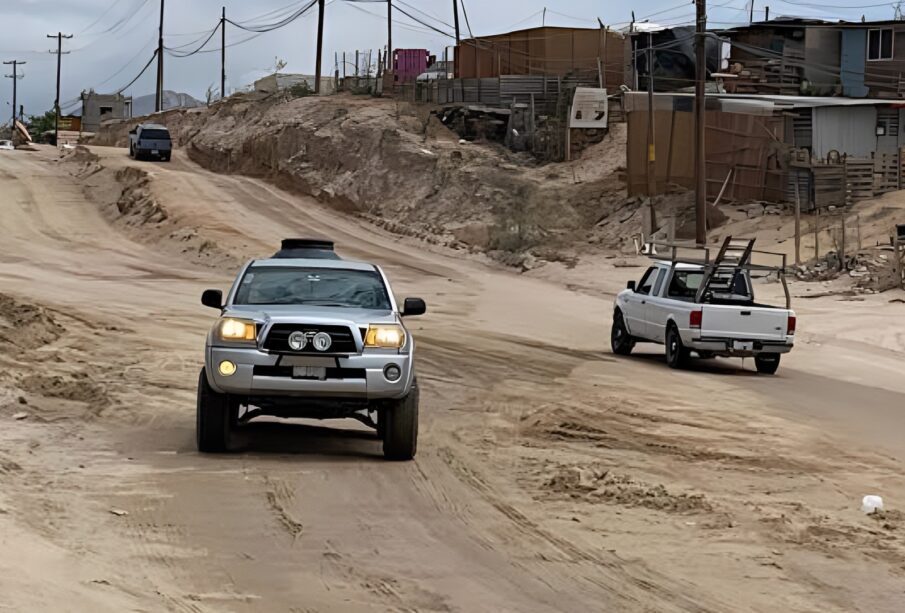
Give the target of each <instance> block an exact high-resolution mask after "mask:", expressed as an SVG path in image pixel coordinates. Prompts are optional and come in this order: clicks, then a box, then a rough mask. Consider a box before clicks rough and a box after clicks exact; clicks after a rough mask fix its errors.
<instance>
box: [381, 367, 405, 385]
mask: <svg viewBox="0 0 905 613" xmlns="http://www.w3.org/2000/svg"><path fill="white" fill-rule="evenodd" d="M383 376H384V377H386V380H387V381H391V382H392V381H398V380H399V377H401V376H402V369H401V368H399V367H398V366H396V365H395V364H388V365H387V367H386V368H384V369H383Z"/></svg>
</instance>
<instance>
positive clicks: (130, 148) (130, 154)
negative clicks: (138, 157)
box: [129, 143, 135, 158]
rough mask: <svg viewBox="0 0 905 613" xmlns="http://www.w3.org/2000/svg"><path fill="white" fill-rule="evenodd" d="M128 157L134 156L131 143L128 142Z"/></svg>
mask: <svg viewBox="0 0 905 613" xmlns="http://www.w3.org/2000/svg"><path fill="white" fill-rule="evenodd" d="M129 157H130V158H134V157H135V149H134V148H133V147H132V143H129Z"/></svg>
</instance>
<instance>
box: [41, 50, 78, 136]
mask: <svg viewBox="0 0 905 613" xmlns="http://www.w3.org/2000/svg"><path fill="white" fill-rule="evenodd" d="M47 38H55V39H57V50H56V51H53V50H51V53H56V55H57V96H56V98H55V99H54V102H53V108H54V115H55V117H54V121H53V144H54V145H58V144H59V142H60V72H61V71H62V67H63V54H64V53H69V52H68V51H63V39H64V38H72V34H63V33H62V32H57V33H56V34H48V35H47Z"/></svg>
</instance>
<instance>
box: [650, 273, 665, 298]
mask: <svg viewBox="0 0 905 613" xmlns="http://www.w3.org/2000/svg"><path fill="white" fill-rule="evenodd" d="M664 281H666V273H664V272H661V273H660V276H659V277H657V283H656V285H654V291H653V293H652V294H651V295H652V296H659V295H660V289H662V287H663V282H664Z"/></svg>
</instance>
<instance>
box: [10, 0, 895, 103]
mask: <svg viewBox="0 0 905 613" xmlns="http://www.w3.org/2000/svg"><path fill="white" fill-rule="evenodd" d="M397 1H398V2H399V3H398V4H397V6H398V7H399V8H401V9H403V10H406V11H408V12H410V13H412V15H414V16H416V17H418V18H419V19H423V20H425V21H429V22H430V23H432V24H433V25H434V26H435V27H436V28H438V29H440V30H444V31H451V30H452V28H451V26H449V25H445V24H451V23H452V21H453V19H452V1H451V0H406V1H405V3H403V2H402V0H394V2H397ZM754 1H755V8H756V9H757V10H756V13H755V14H756V15H760V17H761V18H762V17H763V6H764V4H769V5H772V6H771V9H770V12H771V15H773V16H776V15H779V14H789V15H791V14H794V15H806V16H820V17H823V18H826V19H848V20H859V19H860V18H861V15H862V14H866V15H867V18H868V19H889V18H892V16H893V8H892V6H893V3H892V2H890V3H889V5H886V6H881V7H875V6H873V7H870V8H865V9H863V10H862V9H843V8H833V5H834V4H835V5H836V7H839V6H853V5H858V4H861V5H863V4H870V5H876V4H879V3H880V2H882V0H873V1H867V0H864V1H862V2H855V1H853V0H835V2H829V3H827V2H818V0H786V1H782V2H781V1H779V0H754ZM464 2H465V9H466V10H467V12H468V17H469V20H470V23H471V27H472V29H473V30H474V33H475V34H476V35H484V34H492V33H497V32H505V31H508V30H510V29H517V28H524V27H530V26H538V25H541V21H542V19H543V18H544V17H543V14H542V12H543V10H544V6H545V5H546V6H547V13H546V23H547V25H557V26H575V27H582V26H587V27H594V26H595V25H596V19H597V18H598V17H599V18H601V19H602V20H603V21H604V23H606V24H614V25H615V26H616V27H622V26H624V25H625V23H626V22H627V21H629V20H631V11H632V10H634V11H635V14H636V16H637V18H638V20H639V21H642V20H643V19H644V18H645V17H647V16H649V15H650V20H651V21H654V22H657V23H661V24H666V25H673V24H680V23H688V24H691V23H693V20H694V4H693V2H692V1H691V0H688V1H686V2H679V1H677V0H634V1H633V2H613V1H611V0H610V1H604V0H464ZM746 2H747V0H711V2H710V4H711V9H710V10H709V11H708V13H709V17H710V23H711V24H712V25H719V26H723V25H726V26H728V25H732V24H738V23H742V22H745V21H747V15H748V9H747V6H748V4H747V3H746ZM224 4H225V5H226V12H227V17H229V18H231V19H233V20H235V21H237V22H240V23H241V22H249V21H255V20H256V18H258V17H260V16H263V17H262V18H261V19H257V21H256V23H269V22H271V21H273V19H274V16H279V15H281V14H282V13H281V12H277V11H278V10H279V9H283V8H284V7H292V6H298V7H301V6H304V5H305V4H306V1H304V0H303V1H298V0H297V1H296V2H292V1H291V0H225V1H224V0H179V1H177V0H168V1H167V3H166V17H165V25H164V36H165V44H166V45H167V46H168V47H178V46H180V45H186V44H187V43H192V42H193V41H196V40H197V39H198V38H199V37H201V38H202V39H203V38H204V37H205V36H206V34H207V33H208V32H210V30H211V29H212V28H213V27H214V26H215V25H216V23H217V20H218V19H219V17H220V9H221V6H223V5H224ZM818 6H819V7H825V8H816V7H818ZM411 7H417V8H418V9H420V10H421V11H423V13H418V12H415V11H414V10H412V8H411ZM159 11H160V0H55V1H51V0H0V24H2V25H3V29H2V34H0V59H2V60H3V61H8V60H13V59H15V60H24V61H26V62H27V64H26V65H25V66H23V67H22V68H21V69H20V74H24V75H25V76H24V78H23V79H21V80H20V81H19V82H18V83H19V100H18V101H19V102H20V103H22V104H24V105H25V112H26V114H39V113H42V112H43V111H45V110H48V109H50V108H52V106H53V98H54V87H55V70H56V57H55V56H54V55H51V54H50V53H48V52H47V50H48V49H50V48H55V46H56V41H55V40H51V39H48V38H45V36H46V35H47V34H50V33H56V32H57V31H59V30H62V31H63V33H64V34H75V38H73V39H71V40H66V41H64V43H63V46H64V50H71V51H72V53H71V54H69V55H64V56H63V84H62V94H61V100H62V101H63V103H66V102H67V101H70V100H73V99H75V98H77V97H78V95H79V92H80V91H81V90H83V89H88V88H90V87H93V88H95V89H96V90H97V91H103V92H110V91H116V90H117V89H118V88H120V87H123V86H124V85H126V84H127V83H128V82H129V81H130V80H132V78H133V77H134V76H135V75H136V74H138V72H139V71H140V70H141V68H142V66H144V65H145V64H146V63H147V61H148V60H149V59H150V58H151V55H152V53H153V50H154V47H155V45H156V42H157V25H158V18H159ZM267 13H270V14H271V15H270V16H267ZM424 13H426V14H428V15H431V16H433V17H432V18H431V17H426V16H425V15H424ZM394 18H395V19H398V20H399V23H395V24H394V34H393V43H394V46H395V47H397V48H398V47H414V48H422V47H423V48H429V49H431V50H432V51H433V52H434V53H436V54H438V55H442V53H443V48H444V45H449V44H451V43H452V40H451V39H450V38H448V37H445V36H443V35H442V34H439V33H437V32H434V31H430V30H428V29H427V28H425V27H424V26H423V25H419V24H416V23H413V22H412V21H411V20H410V19H409V18H407V17H405V16H404V15H401V14H399V13H397V14H396V15H395V16H394ZM444 22H445V24H444ZM325 23H326V26H325V35H324V36H325V42H324V71H325V73H327V74H329V73H332V72H333V66H334V52H339V53H340V54H341V53H342V52H343V51H347V52H350V53H353V54H354V51H355V49H356V48H358V49H360V50H362V51H367V50H368V49H374V50H376V49H378V48H381V47H382V46H384V45H385V44H386V33H387V28H386V4H385V3H371V2H369V1H368V0H359V1H358V2H355V3H352V2H347V1H346V0H328V2H327V9H326V19H325ZM461 27H462V31H463V34H465V33H467V30H468V28H467V26H466V25H465V19H464V15H463V16H462V24H461ZM316 33H317V18H316V10H312V11H311V12H310V13H309V14H306V15H305V16H303V17H301V18H299V19H297V20H296V21H294V22H293V23H291V24H289V25H287V26H286V27H283V28H281V29H278V30H275V31H273V32H269V33H266V34H262V35H260V36H257V37H256V38H253V39H251V40H247V39H248V38H249V36H250V34H249V33H248V32H243V31H241V30H238V29H237V28H235V27H233V26H229V25H228V26H227V44H228V45H229V44H230V43H238V44H236V46H234V47H231V48H227V50H226V51H227V87H228V89H230V90H231V89H234V88H240V87H243V86H245V85H248V84H250V83H251V82H252V81H254V79H255V78H258V77H260V76H262V75H263V74H265V73H266V72H267V71H268V68H270V67H272V66H273V65H274V58H276V57H279V58H281V59H283V60H285V61H286V62H288V65H287V67H286V69H285V70H286V71H291V72H304V73H312V72H313V70H314V62H315V59H314V58H315V39H316ZM219 41H220V35H219V33H217V35H216V36H215V37H214V39H213V40H212V41H211V43H210V45H209V46H208V47H207V48H208V49H211V50H212V51H213V52H211V53H199V54H197V55H194V56H192V57H188V58H174V57H172V56H169V55H167V56H166V57H165V58H164V66H165V86H166V88H167V89H170V90H175V91H179V92H186V93H189V94H192V95H193V96H195V97H196V98H199V99H203V98H204V93H205V91H206V90H207V88H208V86H210V85H216V87H219V82H220V76H219V75H220V53H219ZM243 41H246V42H243ZM199 42H200V41H199ZM187 48H188V49H192V48H194V47H192V46H189V47H187ZM3 68H4V69H5V70H4V72H3V74H4V75H7V74H10V72H11V71H10V68H11V67H10V66H4V67H3ZM154 84H155V71H154V69H153V67H152V68H151V69H149V70H148V71H147V72H146V73H145V75H144V76H142V77H141V78H140V79H139V80H138V81H136V83H135V84H134V85H133V86H132V87H130V88H129V89H128V90H126V92H125V93H127V94H131V95H133V96H139V95H143V94H147V93H151V92H153V91H154ZM11 99H12V80H11V79H2V80H0V117H3V118H5V117H7V116H8V115H9V113H10V106H9V105H10V104H11ZM3 109H6V110H5V111H4V110H3Z"/></svg>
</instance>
